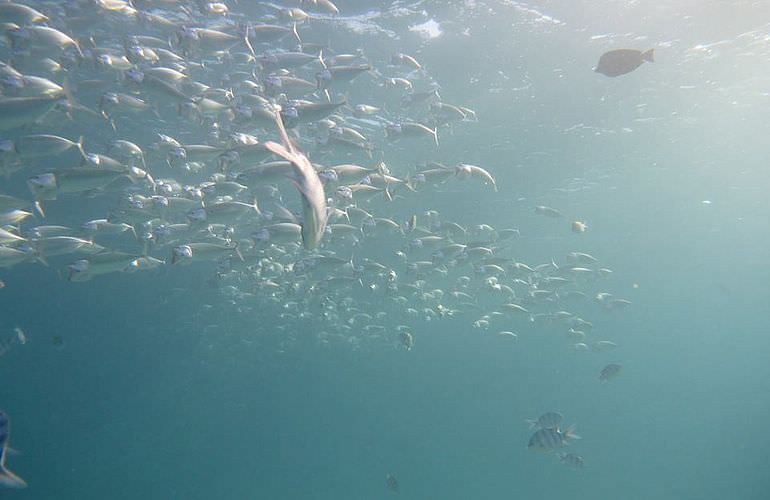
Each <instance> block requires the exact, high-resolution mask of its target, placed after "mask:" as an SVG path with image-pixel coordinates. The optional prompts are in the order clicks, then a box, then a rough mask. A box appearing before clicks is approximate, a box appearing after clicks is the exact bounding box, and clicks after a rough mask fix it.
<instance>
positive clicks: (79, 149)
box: [75, 135, 88, 160]
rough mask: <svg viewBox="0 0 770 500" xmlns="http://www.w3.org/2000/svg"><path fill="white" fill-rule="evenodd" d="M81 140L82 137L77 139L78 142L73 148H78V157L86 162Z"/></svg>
mask: <svg viewBox="0 0 770 500" xmlns="http://www.w3.org/2000/svg"><path fill="white" fill-rule="evenodd" d="M83 139H84V137H83V136H82V135H81V136H80V137H78V142H76V143H75V146H76V147H77V148H78V151H80V156H82V157H83V159H84V160H87V159H88V158H87V157H86V150H85V149H84V148H83Z"/></svg>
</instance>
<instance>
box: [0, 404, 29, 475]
mask: <svg viewBox="0 0 770 500" xmlns="http://www.w3.org/2000/svg"><path fill="white" fill-rule="evenodd" d="M10 437H11V420H10V419H9V418H8V414H7V413H5V412H4V411H3V410H0V486H5V487H6V488H26V487H27V483H26V482H25V481H24V480H23V479H22V478H20V477H19V476H17V475H16V474H14V473H13V472H11V471H9V470H8V469H7V468H6V467H5V456H6V452H7V451H8V440H9V438H10Z"/></svg>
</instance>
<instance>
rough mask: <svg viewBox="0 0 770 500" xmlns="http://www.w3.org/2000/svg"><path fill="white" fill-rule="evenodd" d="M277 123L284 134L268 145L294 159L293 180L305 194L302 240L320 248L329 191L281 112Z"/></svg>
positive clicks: (280, 131)
mask: <svg viewBox="0 0 770 500" xmlns="http://www.w3.org/2000/svg"><path fill="white" fill-rule="evenodd" d="M275 123H276V125H277V126H278V131H279V133H280V135H281V143H282V144H278V143H275V142H272V141H271V142H267V143H265V147H267V149H269V150H270V151H272V152H273V153H275V154H276V155H278V156H280V157H282V158H284V159H285V160H287V161H289V162H291V164H292V166H293V167H294V176H293V179H292V180H293V181H294V185H295V186H296V187H297V189H298V190H299V193H300V196H301V197H302V244H303V246H304V247H305V248H306V249H308V250H312V249H313V248H316V247H317V246H318V245H319V244H320V243H321V239H322V238H323V235H324V233H325V231H326V220H327V212H326V195H325V194H324V188H323V184H322V183H321V179H320V178H319V177H318V173H317V172H316V170H315V168H313V165H312V164H311V163H310V160H308V159H307V156H305V155H304V154H303V153H302V152H301V151H299V150H298V149H297V148H296V147H295V146H294V144H293V143H292V142H291V140H290V139H289V136H288V134H287V133H286V129H285V128H284V126H283V121H282V120H281V116H280V114H279V113H278V112H276V114H275Z"/></svg>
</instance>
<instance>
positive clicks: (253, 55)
mask: <svg viewBox="0 0 770 500" xmlns="http://www.w3.org/2000/svg"><path fill="white" fill-rule="evenodd" d="M249 31H251V26H250V25H248V24H247V25H246V34H245V35H244V36H243V41H244V42H245V43H246V48H247V49H249V54H251V57H253V58H254V59H255V60H256V59H257V53H256V52H254V46H252V45H251V40H249Z"/></svg>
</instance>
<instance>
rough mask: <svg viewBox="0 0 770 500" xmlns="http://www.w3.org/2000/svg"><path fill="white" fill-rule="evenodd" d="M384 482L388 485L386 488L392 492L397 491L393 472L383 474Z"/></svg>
mask: <svg viewBox="0 0 770 500" xmlns="http://www.w3.org/2000/svg"><path fill="white" fill-rule="evenodd" d="M385 484H386V485H387V486H388V489H389V490H390V491H392V492H394V493H399V492H400V490H399V487H398V479H396V476H394V475H393V474H388V475H387V476H385Z"/></svg>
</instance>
